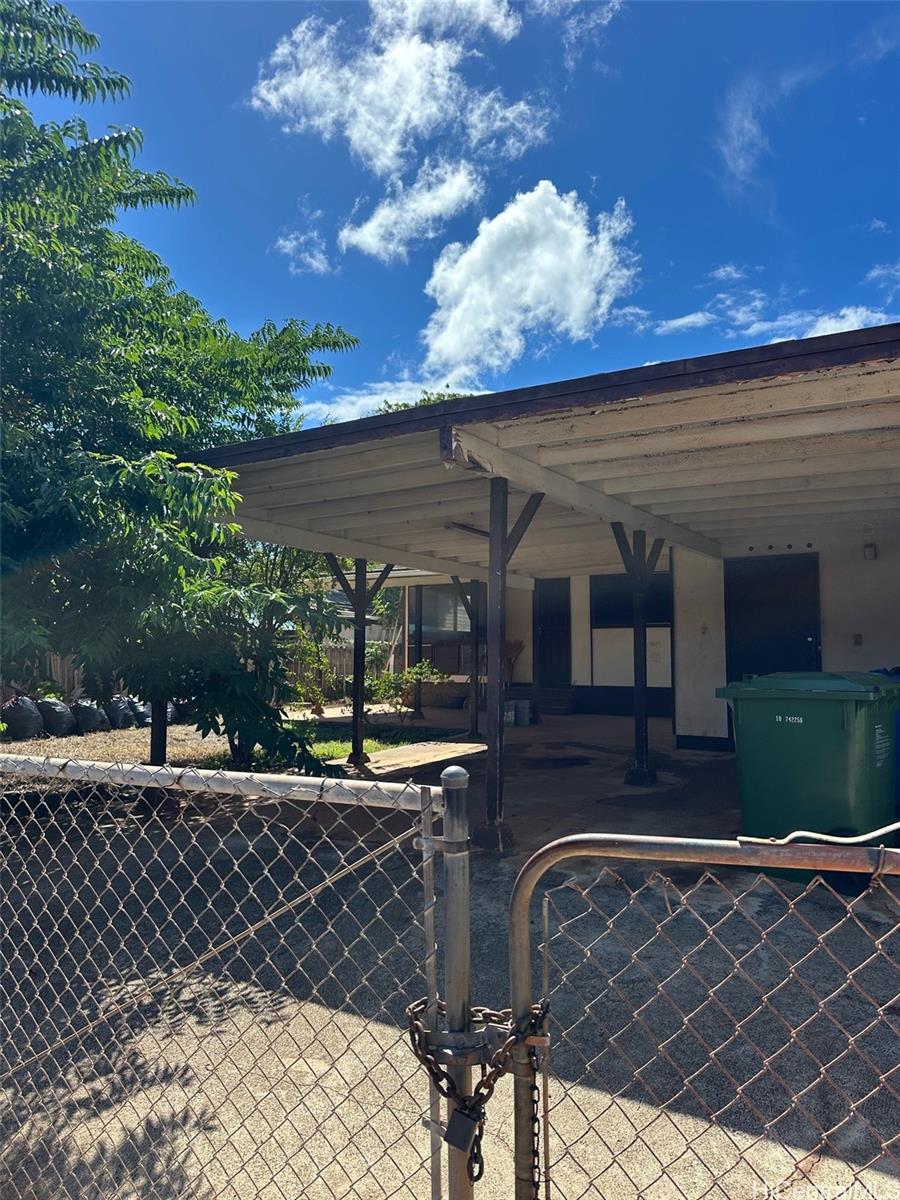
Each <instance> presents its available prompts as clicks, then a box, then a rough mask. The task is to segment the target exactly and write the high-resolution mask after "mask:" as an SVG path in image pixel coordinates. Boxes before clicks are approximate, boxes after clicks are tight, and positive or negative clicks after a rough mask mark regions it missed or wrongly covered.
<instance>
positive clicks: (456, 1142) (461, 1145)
mask: <svg viewBox="0 0 900 1200" xmlns="http://www.w3.org/2000/svg"><path fill="white" fill-rule="evenodd" d="M481 1118H482V1111H481V1109H478V1108H476V1109H468V1108H455V1109H454V1110H453V1112H452V1113H451V1114H450V1120H449V1121H448V1122H447V1128H446V1131H445V1132H444V1141H445V1142H446V1143H447V1145H448V1146H452V1147H453V1149H454V1150H462V1152H463V1153H464V1154H468V1153H469V1151H470V1150H471V1149H472V1143H473V1142H474V1141H475V1135H476V1133H477V1132H478V1125H479V1123H480V1121H481Z"/></svg>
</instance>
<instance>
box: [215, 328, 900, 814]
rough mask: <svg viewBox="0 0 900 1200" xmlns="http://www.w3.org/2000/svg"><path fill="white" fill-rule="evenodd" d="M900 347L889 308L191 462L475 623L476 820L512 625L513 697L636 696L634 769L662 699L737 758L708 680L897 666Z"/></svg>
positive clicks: (320, 542)
mask: <svg viewBox="0 0 900 1200" xmlns="http://www.w3.org/2000/svg"><path fill="white" fill-rule="evenodd" d="M898 352H900V324H894V325H886V326H881V327H879V328H875V329H865V330H858V331H852V332H847V333H839V334H832V335H828V336H825V337H817V338H808V339H805V340H802V341H792V342H779V343H775V344H772V345H767V346H759V347H754V348H751V349H744V350H736V351H731V352H728V353H724V354H715V355H710V356H705V357H702V358H696V359H688V360H682V361H677V362H669V363H657V364H653V365H650V366H644V367H638V368H635V369H633V370H624V371H615V372H610V373H606V374H600V375H592V376H588V377H585V378H582V379H574V380H567V381H565V382H561V383H550V384H544V385H540V386H537V387H529V388H520V389H515V390H511V391H504V392H496V393H492V394H488V395H479V396H471V397H466V398H464V399H461V400H456V401H450V402H447V403H444V404H439V405H435V406H432V407H425V408H417V409H410V410H408V411H401V412H396V413H390V414H385V415H380V416H374V417H369V418H365V419H363V420H358V421H350V422H346V423H343V424H337V425H328V426H324V427H321V428H317V429H309V430H301V431H299V432H296V433H289V434H284V435H281V436H279V437H274V438H266V439H263V440H260V441H256V442H248V443H242V444H238V445H233V446H225V447H221V448H219V449H217V450H215V451H212V452H210V453H208V454H207V456H206V459H205V460H206V461H207V462H209V463H211V464H215V465H223V466H228V467H230V468H232V469H234V470H236V471H237V472H238V473H239V485H238V486H239V489H240V491H241V493H242V495H243V497H244V501H243V504H242V506H241V509H240V512H239V516H238V519H239V520H240V521H241V523H242V525H243V528H244V531H245V533H246V535H247V536H248V537H252V538H258V539H260V540H263V541H273V542H278V543H283V544H286V545H292V546H298V547H301V548H303V549H307V550H320V551H325V552H327V553H330V554H333V555H340V556H350V557H353V558H356V559H359V560H360V561H362V560H368V561H370V562H372V561H374V562H378V563H384V564H388V565H396V566H401V567H403V568H406V569H405V570H404V571H403V573H402V580H401V581H402V583H403V584H405V585H406V586H412V587H414V588H421V589H422V591H420V592H418V597H419V599H418V601H417V602H418V603H424V601H422V600H421V597H422V594H423V592H424V591H425V590H426V589H442V590H441V591H430V595H431V597H432V599H431V600H430V601H429V603H430V604H431V606H432V608H436V607H439V606H440V605H441V604H443V605H444V607H445V609H446V611H447V613H448V617H447V619H448V621H449V622H450V623H451V624H452V623H453V622H455V623H456V626H457V628H456V630H455V632H456V633H457V634H459V633H464V632H465V626H466V623H467V619H468V617H466V620H463V621H460V619H459V613H460V608H462V610H464V611H466V612H467V610H468V609H471V610H472V611H473V612H475V613H476V614H477V612H478V611H480V612H481V613H482V614H483V616H482V617H480V618H478V619H477V620H476V621H475V625H476V629H477V628H478V627H479V626H481V625H483V626H484V630H485V640H486V674H487V696H488V707H487V714H486V716H487V738H488V773H487V800H486V816H487V822H486V825H487V829H488V830H490V829H491V828H496V829H499V826H500V822H501V818H502V811H503V809H502V797H503V778H502V741H503V720H502V710H503V702H504V690H505V680H504V663H503V655H504V646H505V643H506V642H507V641H509V640H517V641H521V642H522V643H523V646H524V649H523V652H522V653H521V654H520V655H519V657H518V658H517V660H516V662H515V665H514V668H513V681H512V682H513V685H514V688H515V689H519V690H521V691H524V692H528V693H530V694H533V695H534V696H535V698H536V699H537V700H538V701H539V702H543V703H544V704H549V705H551V706H557V707H560V706H561V707H567V706H571V707H572V708H573V709H575V710H578V711H583V712H596V713H622V712H629V711H632V712H634V714H635V735H636V744H635V762H634V767H633V779H634V781H636V782H639V781H640V780H641V779H642V778H644V777H646V772H648V771H649V770H650V767H649V763H648V760H647V753H646V717H647V713H648V712H650V713H657V714H669V713H671V715H672V719H673V721H674V728H675V733H676V738H677V744H678V745H681V746H684V747H696V748H707V749H726V748H728V747H729V746H730V744H731V743H730V733H729V717H728V711H727V708H726V705H725V704H724V703H723V702H722V701H720V700H717V699H716V696H715V690H716V687H717V686H719V685H720V684H722V683H724V682H726V681H727V680H728V679H734V678H739V677H740V676H742V675H743V674H745V673H759V672H768V671H772V670H791V669H803V670H805V669H810V670H816V669H820V668H822V669H825V670H829V669H842V670H848V669H854V670H863V669H867V668H872V667H876V666H879V665H894V664H896V663H898V662H900V603H898V602H900V400H898V397H900V361H898ZM387 577H388V576H387V575H386V574H385V572H384V571H382V572H381V573H380V575H379V580H380V582H381V583H383V582H384V578H387ZM362 578H363V576H362V575H361V576H360V579H362ZM344 582H345V584H347V585H348V586H351V585H350V583H349V581H348V580H346V579H345V581H344ZM376 583H378V581H376ZM359 586H360V587H362V584H360V585H359ZM373 586H375V585H374V584H372V583H371V582H366V583H365V587H366V589H367V591H368V594H369V597H371V588H372V587H373ZM345 590H346V589H345ZM357 590H359V589H357ZM360 596H362V592H360ZM450 596H453V597H456V599H454V600H452V601H451V600H449V599H448V597H450ZM413 607H414V605H413ZM451 609H452V612H451ZM460 626H462V628H460ZM363 636H364V635H363ZM473 636H474V635H472V634H470V639H471V638H473ZM360 715H361V703H360ZM642 729H643V734H642ZM642 739H643V740H642Z"/></svg>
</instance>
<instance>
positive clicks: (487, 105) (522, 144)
mask: <svg viewBox="0 0 900 1200" xmlns="http://www.w3.org/2000/svg"><path fill="white" fill-rule="evenodd" d="M549 120H550V114H549V112H548V111H547V109H546V108H544V107H542V106H540V105H538V104H535V103H534V102H533V101H530V100H517V101H516V103H515V104H510V103H508V101H507V100H506V99H505V98H504V96H503V93H502V92H501V91H500V90H499V89H495V90H494V91H492V92H484V93H482V94H480V95H473V96H472V98H471V101H470V102H469V106H468V108H467V110H466V113H465V124H466V133H467V136H468V141H469V145H470V146H471V147H472V149H478V148H480V149H481V150H482V151H483V152H485V153H487V154H490V155H492V156H493V155H497V154H499V155H502V157H504V158H520V157H521V155H523V154H524V153H525V151H526V150H528V149H529V148H530V147H531V146H536V145H538V143H540V142H543V141H546V138H547V125H548V123H549Z"/></svg>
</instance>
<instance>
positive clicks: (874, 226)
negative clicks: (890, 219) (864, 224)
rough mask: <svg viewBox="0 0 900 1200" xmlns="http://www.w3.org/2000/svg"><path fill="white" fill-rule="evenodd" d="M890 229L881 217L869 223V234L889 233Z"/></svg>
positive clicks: (874, 218)
mask: <svg viewBox="0 0 900 1200" xmlns="http://www.w3.org/2000/svg"><path fill="white" fill-rule="evenodd" d="M890 232H891V227H890V225H888V223H887V221H882V219H881V217H873V218H872V220H871V221H870V222H869V233H890Z"/></svg>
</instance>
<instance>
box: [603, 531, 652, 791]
mask: <svg viewBox="0 0 900 1200" xmlns="http://www.w3.org/2000/svg"><path fill="white" fill-rule="evenodd" d="M612 531H613V536H614V537H615V539H616V545H617V546H618V547H619V554H620V555H621V557H622V563H623V565H624V567H625V571H626V573H627V575H628V579H629V582H630V583H631V613H632V625H633V637H634V641H633V654H634V762H633V763H632V765H631V766H630V767H629V768H628V770H627V771H626V772H625V783H627V784H630V785H631V786H633V787H652V786H653V784H655V783H656V768H655V767H652V766H651V765H650V730H649V722H648V719H647V603H646V601H647V591H648V589H649V587H650V583H651V581H652V579H653V572H654V571H655V570H656V564H657V562H658V561H659V556H660V554H661V552H662V548H663V545H664V542H663V539H662V538H656V540H655V541H654V543H653V545H652V547H651V548H650V553H649V554H648V553H647V534H646V532H645V530H643V529H636V530H635V531H634V535H633V539H632V542H631V543H629V541H628V534H627V533H626V532H625V528H624V526H623V525H622V524H621V523H620V522H618V521H615V522H613V526H612Z"/></svg>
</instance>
